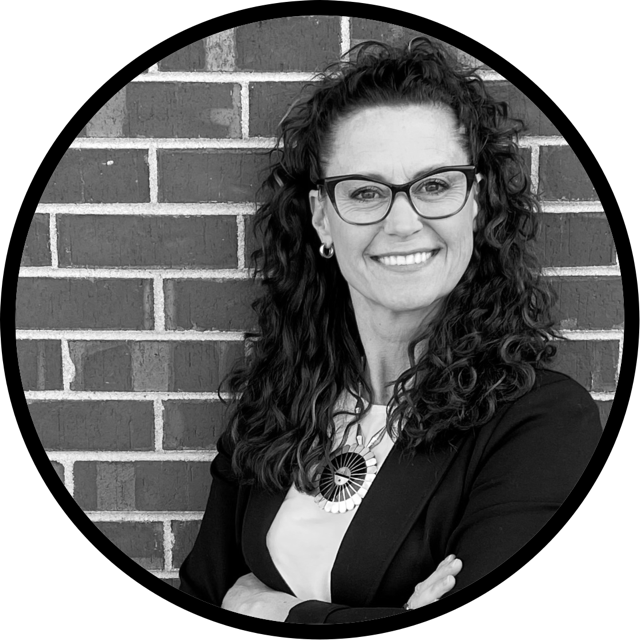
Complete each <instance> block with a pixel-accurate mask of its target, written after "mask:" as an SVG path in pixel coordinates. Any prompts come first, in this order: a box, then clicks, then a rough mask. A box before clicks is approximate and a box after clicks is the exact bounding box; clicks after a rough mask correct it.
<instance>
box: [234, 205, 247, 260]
mask: <svg viewBox="0 0 640 640" xmlns="http://www.w3.org/2000/svg"><path fill="white" fill-rule="evenodd" d="M236 224H237V228H238V236H237V238H238V269H246V266H245V260H244V252H245V233H244V225H245V223H244V216H243V215H241V214H239V215H237V216H236Z"/></svg>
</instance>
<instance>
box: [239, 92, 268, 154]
mask: <svg viewBox="0 0 640 640" xmlns="http://www.w3.org/2000/svg"><path fill="white" fill-rule="evenodd" d="M240 131H241V136H242V139H243V140H246V139H248V138H249V83H248V82H242V83H241V84H240ZM267 139H269V140H270V139H271V138H267ZM274 140H275V139H274ZM274 145H275V142H274V143H273V145H272V146H274Z"/></svg>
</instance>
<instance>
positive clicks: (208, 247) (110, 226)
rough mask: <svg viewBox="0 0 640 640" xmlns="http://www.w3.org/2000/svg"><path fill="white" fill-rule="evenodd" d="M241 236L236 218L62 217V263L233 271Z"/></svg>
mask: <svg viewBox="0 0 640 640" xmlns="http://www.w3.org/2000/svg"><path fill="white" fill-rule="evenodd" d="M237 236H238V232H237V223H236V218H235V216H160V215H159V216H155V215H154V216H126V215H125V216H119V215H109V216H102V215H95V216H94V215H83V216H74V215H61V216H59V217H58V253H59V264H60V266H61V267H177V268H188V267H193V268H212V269H233V268H235V267H237V266H238V256H237V254H238V248H237V247H238V240H237ZM105 238H107V239H108V241H105Z"/></svg>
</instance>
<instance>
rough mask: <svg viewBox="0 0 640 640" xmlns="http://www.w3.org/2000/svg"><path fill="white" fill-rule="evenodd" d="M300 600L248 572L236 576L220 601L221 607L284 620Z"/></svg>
mask: <svg viewBox="0 0 640 640" xmlns="http://www.w3.org/2000/svg"><path fill="white" fill-rule="evenodd" d="M300 602H302V600H299V599H298V598H296V597H294V596H291V595H289V594H288V593H283V592H282V591H275V590H274V589H270V588H269V587H267V585H266V584H264V583H263V582H261V581H260V580H258V578H256V577H255V576H254V575H253V573H248V574H247V575H245V576H242V577H240V578H238V579H237V580H236V583H235V584H234V585H233V587H231V589H229V591H227V594H226V595H225V597H224V600H223V601H222V608H223V609H227V611H235V612H236V613H242V614H243V615H245V616H253V617H254V618H262V619H263V620H275V621H276V622H284V621H285V620H286V618H287V616H288V615H289V611H290V610H291V608H292V607H294V606H295V605H296V604H299V603H300Z"/></svg>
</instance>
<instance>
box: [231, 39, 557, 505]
mask: <svg viewBox="0 0 640 640" xmlns="http://www.w3.org/2000/svg"><path fill="white" fill-rule="evenodd" d="M387 105H436V106H444V107H446V108H448V109H449V110H450V111H451V112H452V113H453V114H455V116H456V118H457V122H458V125H459V127H460V130H461V131H462V136H463V141H462V143H463V145H464V146H466V151H467V152H468V154H469V156H470V158H471V163H472V164H474V165H475V166H476V169H477V171H478V172H479V173H481V174H482V175H483V177H484V179H483V180H481V181H480V183H479V189H478V193H477V202H478V215H477V218H476V231H475V233H474V248H473V255H472V257H471V260H470V263H469V265H468V268H467V269H466V272H465V273H464V275H463V277H462V279H461V280H460V282H459V283H458V284H457V286H456V287H455V288H454V290H453V291H452V292H451V293H450V294H448V296H447V297H446V298H445V300H444V301H443V303H442V304H441V306H440V308H439V309H438V311H437V312H436V314H434V316H432V317H431V318H430V320H429V322H428V324H427V325H426V326H422V327H420V329H419V331H418V332H417V334H416V335H415V337H414V338H413V339H412V341H411V343H410V344H409V346H408V356H409V362H410V367H409V368H408V369H407V370H406V371H404V372H403V373H402V374H401V375H400V377H399V378H398V379H397V380H396V381H395V383H394V385H393V396H392V399H391V402H390V403H389V405H388V409H387V430H388V431H389V433H390V434H391V435H393V436H394V437H396V438H397V439H398V441H399V446H401V447H402V448H403V451H406V452H408V453H409V454H410V453H411V452H412V451H415V450H416V448H418V447H422V446H426V447H437V446H442V444H443V443H451V441H452V437H453V436H454V435H455V434H458V433H460V432H461V431H465V430H468V429H470V428H472V427H476V426H479V425H482V424H484V423H486V422H487V421H488V420H490V419H491V417H492V416H493V415H494V414H495V412H496V409H497V408H498V406H499V405H500V404H501V403H505V402H509V401H512V400H515V399H516V398H518V397H520V396H521V395H523V394H524V393H526V392H527V391H528V390H530V389H531V388H532V387H533V385H534V382H535V369H536V368H539V367H541V366H543V365H544V363H546V362H548V361H549V360H550V359H551V358H552V357H553V356H554V355H555V348H554V347H553V346H552V345H551V344H549V340H550V338H551V337H554V336H555V335H556V334H555V333H554V330H553V323H552V320H551V317H550V309H551V307H552V306H553V303H554V298H553V294H552V292H551V291H550V290H549V289H548V288H547V287H546V286H545V285H544V284H543V282H542V281H541V279H540V268H539V265H538V263H537V261H536V259H535V257H534V255H533V253H532V251H531V240H532V239H534V237H535V235H536V232H537V216H538V212H539V205H538V202H537V200H536V198H535V196H534V195H533V194H532V193H531V189H530V182H529V178H528V175H527V174H528V172H527V169H526V166H525V162H524V160H523V158H522V156H521V154H520V153H519V149H518V144H517V140H518V135H519V134H520V133H521V132H522V131H523V130H524V124H523V123H522V121H520V120H518V119H514V118H512V117H510V115H509V112H508V105H507V104H506V103H504V102H499V101H497V100H495V99H494V98H493V97H491V95H490V94H489V93H488V91H487V89H486V87H485V84H484V82H483V80H482V79H481V78H480V77H479V75H478V74H477V72H475V71H473V70H469V69H464V68H463V67H461V66H460V65H459V64H458V63H457V61H456V59H455V57H454V56H452V55H451V54H450V53H449V52H448V51H447V50H446V49H445V48H444V47H443V46H441V45H440V44H438V43H436V42H433V41H432V40H430V39H429V38H426V37H424V38H416V39H414V40H412V41H411V43H409V44H408V45H407V46H406V47H404V48H395V47H391V46H388V45H386V44H382V43H379V42H373V41H368V42H364V43H362V44H360V45H358V46H357V47H355V48H354V49H352V51H351V52H350V55H349V57H348V59H345V60H341V61H339V62H337V63H335V64H333V65H331V66H330V67H329V68H328V69H327V70H326V71H325V72H324V73H323V74H321V75H320V76H318V78H317V80H316V81H315V82H312V83H309V84H308V85H307V86H306V87H305V89H304V90H303V92H302V95H301V97H300V98H299V99H298V100H297V101H296V102H295V103H294V105H293V106H292V107H291V108H290V110H289V111H288V113H287V114H286V115H285V117H284V118H283V120H282V121H281V123H280V130H279V137H278V143H277V145H276V147H275V148H274V149H273V150H272V152H271V164H270V173H269V175H268V177H267V179H266V180H265V182H264V184H263V187H262V196H263V202H264V204H262V205H261V206H260V207H259V210H258V211H257V214H256V216H255V230H257V234H256V235H257V236H258V237H260V238H261V246H260V248H259V249H258V250H256V251H255V252H254V253H253V256H252V258H253V260H254V268H255V271H254V276H255V277H256V278H257V279H258V280H259V281H260V282H261V291H262V295H261V297H260V298H259V299H258V300H257V301H256V302H255V303H254V305H253V307H254V310H255V311H256V312H257V316H258V323H259V329H260V332H259V334H258V337H257V339H255V341H252V342H251V349H250V353H249V355H248V357H247V359H246V361H244V362H243V363H240V364H239V365H238V366H237V368H235V370H234V371H233V372H232V374H231V375H230V376H229V377H228V379H227V385H228V387H229V389H230V390H231V391H232V392H234V393H235V394H237V397H238V400H237V402H235V403H234V404H233V405H232V407H231V412H230V416H229V423H230V429H229V436H228V437H231V439H232V441H233V442H234V444H235V447H234V453H233V459H232V461H233V466H234V469H235V471H236V473H237V474H238V476H239V477H240V478H241V480H242V481H244V482H248V483H256V484H258V485H259V486H261V487H263V488H265V489H268V490H283V489H286V488H288V487H290V486H291V484H292V483H294V484H295V486H296V487H297V488H298V489H299V490H300V491H303V492H307V493H310V492H312V491H313V489H314V485H313V474H314V469H315V468H316V466H317V465H318V463H319V462H322V461H326V460H327V458H328V455H329V453H330V451H331V449H332V446H333V443H334V438H335V435H336V423H335V420H334V418H335V411H336V406H338V405H339V401H340V399H341V398H344V395H343V394H345V393H346V394H351V395H353V397H354V398H355V399H356V408H355V410H353V411H352V413H351V414H350V415H351V422H355V420H357V419H359V417H360V416H361V415H363V414H364V413H365V412H366V411H368V409H369V407H370V405H371V401H372V391H371V388H370V386H369V385H368V383H367V380H366V379H365V377H364V369H365V353H364V349H363V346H362V343H361V340H360V337H359V333H358V329H357V326H356V320H355V316H354V311H353V306H352V303H351V298H350V293H349V289H348V286H347V283H346V281H345V279H344V277H343V276H342V274H341V273H340V270H339V268H338V265H337V263H336V261H335V260H323V259H322V258H321V257H320V256H319V254H318V251H317V247H318V245H319V242H318V236H317V233H316V231H315V229H314V228H313V226H312V224H311V211H310V205H309V201H308V194H309V191H310V190H312V189H314V188H315V187H316V184H317V182H318V180H319V179H320V178H321V176H322V169H321V167H322V165H323V162H325V161H326V156H327V153H328V150H329V149H330V147H331V142H332V135H334V134H335V130H336V125H337V123H339V122H340V121H341V120H342V119H344V118H346V117H348V116H349V115H350V114H353V113H355V112H357V111H359V110H362V109H364V108H368V107H372V106H387ZM418 346H420V348H419V349H418Z"/></svg>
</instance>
